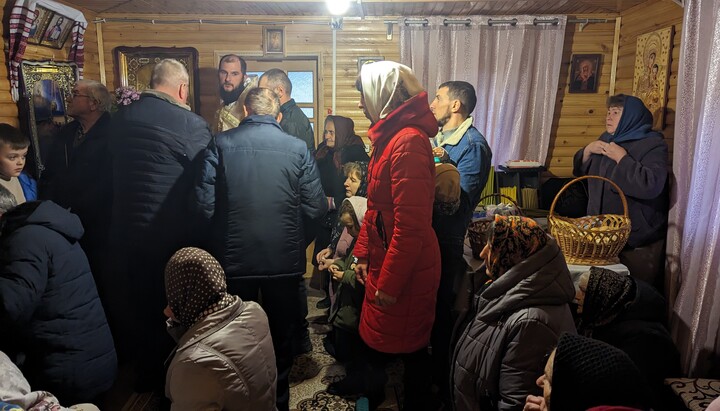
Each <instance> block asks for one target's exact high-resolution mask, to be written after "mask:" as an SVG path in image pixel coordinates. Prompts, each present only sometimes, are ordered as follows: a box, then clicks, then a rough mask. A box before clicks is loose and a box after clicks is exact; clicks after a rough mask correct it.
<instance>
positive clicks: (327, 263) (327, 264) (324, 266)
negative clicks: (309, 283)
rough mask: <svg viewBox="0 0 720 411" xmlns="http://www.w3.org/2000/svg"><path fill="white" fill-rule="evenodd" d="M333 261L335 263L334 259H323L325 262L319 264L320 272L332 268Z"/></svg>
mask: <svg viewBox="0 0 720 411" xmlns="http://www.w3.org/2000/svg"><path fill="white" fill-rule="evenodd" d="M333 261H334V260H333V259H332V258H325V259H323V260H322V261H320V263H319V264H318V270H320V271H323V270H327V269H328V268H330V264H332V263H333Z"/></svg>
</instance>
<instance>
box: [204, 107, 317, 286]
mask: <svg viewBox="0 0 720 411" xmlns="http://www.w3.org/2000/svg"><path fill="white" fill-rule="evenodd" d="M194 202H195V203H196V204H197V206H198V207H199V210H198V211H199V212H200V214H202V216H203V217H204V218H206V219H211V220H212V222H211V225H212V233H211V234H210V250H209V251H210V252H211V254H212V255H213V256H214V257H215V258H217V259H218V261H219V262H220V264H221V265H222V266H223V268H224V269H225V275H226V276H227V280H228V286H229V287H231V285H232V282H233V280H234V279H239V278H267V277H278V276H300V275H302V274H303V273H304V272H305V269H306V267H305V263H306V261H305V245H306V244H305V238H304V229H303V217H305V218H310V219H315V218H319V217H322V216H323V215H324V214H325V212H326V211H327V199H326V196H325V193H324V191H323V188H322V184H321V183H320V173H319V171H318V168H317V165H316V164H315V159H314V158H313V156H312V155H311V154H310V152H309V150H308V148H307V146H306V144H305V142H304V141H302V140H300V139H297V138H295V137H293V136H291V135H290V134H287V133H285V132H284V131H283V130H282V129H281V128H280V125H279V124H278V123H277V121H275V119H273V118H272V117H271V116H264V115H252V116H249V117H246V118H245V119H244V120H243V121H242V122H241V123H240V126H238V127H237V128H234V129H232V130H228V131H226V132H223V133H220V134H218V135H217V136H216V137H215V141H214V142H211V143H210V145H209V146H208V148H207V149H206V150H205V152H204V154H203V166H202V171H201V172H200V174H199V177H198V183H197V185H196V187H195V199H194Z"/></svg>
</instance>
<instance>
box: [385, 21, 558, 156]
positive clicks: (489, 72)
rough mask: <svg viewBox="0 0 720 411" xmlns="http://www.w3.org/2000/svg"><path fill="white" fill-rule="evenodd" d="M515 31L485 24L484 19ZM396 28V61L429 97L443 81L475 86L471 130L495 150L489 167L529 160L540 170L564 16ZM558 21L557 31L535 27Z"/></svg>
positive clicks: (552, 27)
mask: <svg viewBox="0 0 720 411" xmlns="http://www.w3.org/2000/svg"><path fill="white" fill-rule="evenodd" d="M490 18H493V19H495V20H496V21H497V20H503V21H507V20H515V21H516V24H515V25H510V24H494V25H492V26H489V25H488V19H490ZM445 19H446V18H444V17H428V18H427V22H428V24H427V25H425V26H423V25H417V24H411V25H405V24H404V20H401V21H400V24H399V25H400V60H401V62H402V63H403V64H405V65H407V66H410V67H411V68H412V69H413V70H414V71H415V74H416V75H417V77H418V79H419V80H420V81H421V83H422V84H423V86H425V87H426V89H427V91H428V94H429V95H430V98H431V99H432V98H433V97H434V94H435V91H436V90H437V87H438V86H439V85H440V84H442V83H443V82H445V81H448V80H464V81H467V82H469V83H470V84H472V85H473V86H475V90H476V91H477V97H478V102H477V106H476V107H475V111H474V112H473V117H474V125H475V127H477V129H478V130H479V131H480V132H481V133H483V135H485V137H486V138H487V140H488V142H489V144H490V147H491V148H492V151H493V164H494V165H498V164H503V163H504V162H505V161H506V160H515V159H530V160H538V161H540V163H543V164H544V163H545V159H546V157H547V152H548V147H549V144H550V128H551V125H552V121H553V114H554V111H555V98H556V94H557V86H558V79H559V74H558V73H560V64H561V60H562V50H563V43H564V38H565V25H566V21H567V20H566V17H565V16H537V17H535V16H502V17H488V16H473V17H471V18H469V19H468V21H469V24H468V25H458V24H448V25H445V24H444V22H445ZM536 19H537V20H552V19H556V20H557V24H554V25H552V24H537V25H536V24H534V22H535V20H536Z"/></svg>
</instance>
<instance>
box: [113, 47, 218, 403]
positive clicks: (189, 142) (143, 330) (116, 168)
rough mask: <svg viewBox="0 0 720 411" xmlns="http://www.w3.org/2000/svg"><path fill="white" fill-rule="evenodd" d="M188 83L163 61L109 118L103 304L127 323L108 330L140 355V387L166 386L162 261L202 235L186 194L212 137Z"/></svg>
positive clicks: (181, 70)
mask: <svg viewBox="0 0 720 411" xmlns="http://www.w3.org/2000/svg"><path fill="white" fill-rule="evenodd" d="M188 83H189V75H188V72H187V70H186V69H185V66H183V65H182V64H181V63H180V62H179V61H177V60H174V59H165V60H162V61H160V62H159V63H158V64H156V65H155V67H154V68H153V73H152V82H151V87H152V88H151V89H149V90H145V91H143V92H142V94H141V96H140V100H138V101H136V102H134V103H132V104H130V105H127V106H123V107H122V108H121V109H120V110H119V111H118V112H117V113H116V114H115V116H114V118H113V133H112V135H111V141H110V144H111V150H112V157H113V211H112V212H113V215H112V223H111V237H110V238H111V240H110V242H111V246H110V253H111V264H109V266H110V267H112V269H113V271H114V273H109V274H114V275H109V276H108V277H109V278H111V279H112V281H113V282H115V284H114V287H113V293H112V300H111V301H109V304H108V305H107V307H108V312H109V314H111V315H110V317H111V319H114V320H116V321H121V322H122V323H121V325H122V326H124V328H119V329H118V328H116V329H114V330H113V334H114V335H115V337H116V338H119V339H120V340H121V341H122V342H127V343H131V344H129V345H130V348H132V349H131V350H130V352H129V353H128V354H130V355H129V356H130V359H133V360H136V361H137V362H138V369H137V371H138V378H139V380H138V381H137V383H136V387H135V388H136V391H138V392H147V391H151V390H153V389H155V390H158V389H160V390H161V389H162V388H163V387H164V386H165V372H164V369H163V362H164V360H165V358H167V356H168V354H169V353H170V351H171V350H172V346H173V345H174V344H173V341H172V340H171V339H170V337H169V335H167V333H166V332H165V330H163V329H162V328H163V327H162V326H160V327H158V324H162V323H163V322H164V321H165V316H164V315H163V314H162V310H163V309H164V308H165V303H164V302H165V291H164V281H163V279H164V269H165V264H166V263H167V261H168V260H169V259H170V257H171V256H172V255H173V253H174V252H175V251H177V250H178V249H180V248H182V247H185V246H191V245H195V244H196V242H197V241H198V240H199V239H198V238H196V237H198V229H197V227H195V226H193V224H192V220H191V218H190V217H191V213H190V204H188V200H187V198H188V196H189V195H190V193H191V192H192V187H193V182H194V181H193V174H194V172H195V170H196V167H197V166H196V164H194V163H195V161H196V157H197V156H198V154H199V153H200V152H201V151H202V150H204V149H205V147H207V145H208V143H209V142H210V140H211V139H212V136H211V134H210V128H209V127H208V124H207V122H205V120H203V119H202V117H200V116H198V115H197V114H195V113H193V112H192V111H190V106H188V105H187V104H186V102H187V98H188V93H189V91H188ZM113 315H114V316H115V317H114V316H113ZM112 317H114V318H112ZM111 325H112V324H111ZM138 335H142V336H143V337H142V338H138V337H137V336H138ZM121 347H122V346H121Z"/></svg>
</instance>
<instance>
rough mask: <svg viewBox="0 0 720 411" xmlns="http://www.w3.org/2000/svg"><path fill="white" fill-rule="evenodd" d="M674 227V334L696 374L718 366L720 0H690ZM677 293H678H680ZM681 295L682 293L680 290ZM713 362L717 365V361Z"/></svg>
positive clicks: (671, 222)
mask: <svg viewBox="0 0 720 411" xmlns="http://www.w3.org/2000/svg"><path fill="white" fill-rule="evenodd" d="M680 62H681V64H680V74H679V78H678V99H677V101H678V104H677V115H676V119H677V123H676V125H675V140H674V146H673V148H674V149H673V174H674V177H675V179H674V182H673V190H672V204H671V210H670V220H669V229H668V247H667V252H668V262H669V277H668V279H669V281H668V282H667V285H668V291H669V294H670V300H671V303H672V302H673V300H674V304H673V305H672V307H673V309H672V310H673V312H672V315H671V326H672V331H673V336H674V338H675V341H676V342H677V344H678V348H679V349H680V352H681V354H682V360H683V368H684V370H685V372H687V373H688V374H689V375H690V376H715V377H717V375H718V373H719V372H720V366H719V365H718V364H720V362H719V361H720V359H719V356H718V355H719V353H720V332H719V331H720V206H719V205H720V157H719V156H718V153H720V64H719V62H720V2H718V1H717V0H688V1H687V2H686V4H685V16H684V20H683V30H682V49H681V52H680ZM676 294H677V295H676ZM675 296H676V298H674V297H675ZM713 367H715V368H714V369H713Z"/></svg>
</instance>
